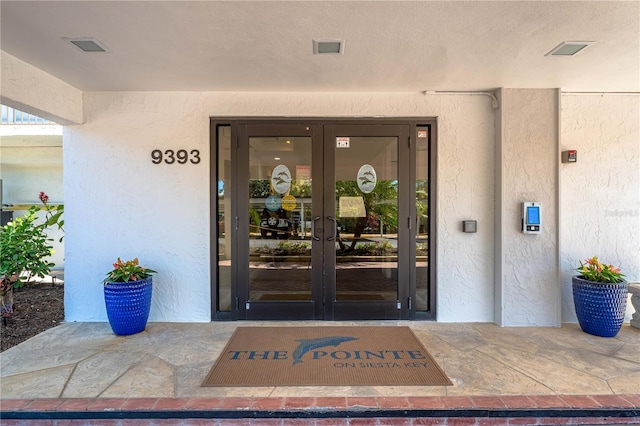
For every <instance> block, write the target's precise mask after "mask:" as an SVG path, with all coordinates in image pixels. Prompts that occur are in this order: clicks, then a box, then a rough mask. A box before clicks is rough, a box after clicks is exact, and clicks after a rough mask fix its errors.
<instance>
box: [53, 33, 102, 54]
mask: <svg viewBox="0 0 640 426" xmlns="http://www.w3.org/2000/svg"><path fill="white" fill-rule="evenodd" d="M62 39H63V40H64V41H68V42H69V43H71V44H72V45H74V46H75V47H77V48H78V49H80V50H82V51H83V52H85V53H105V52H108V51H109V49H107V48H106V47H105V45H104V44H102V43H100V42H99V41H98V40H96V39H95V38H93V37H74V38H71V37H62Z"/></svg>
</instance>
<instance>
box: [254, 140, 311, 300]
mask: <svg viewBox="0 0 640 426" xmlns="http://www.w3.org/2000/svg"><path fill="white" fill-rule="evenodd" d="M249 152H250V154H249V299H250V300H266V301H273V300H285V301H286V300H311V138H309V137H282V136H280V137H250V138H249Z"/></svg>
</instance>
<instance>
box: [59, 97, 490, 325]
mask: <svg viewBox="0 0 640 426" xmlns="http://www.w3.org/2000/svg"><path fill="white" fill-rule="evenodd" d="M84 103H85V109H84V116H85V121H86V123H85V124H84V125H79V126H71V127H69V128H67V130H66V132H65V135H64V146H65V152H64V169H65V201H66V206H65V209H66V210H65V215H66V222H65V229H66V236H65V241H66V265H67V267H66V272H65V292H66V294H65V314H66V319H67V321H96V320H98V321H104V320H106V313H105V309H104V301H103V297H102V284H101V280H102V278H103V277H104V274H105V273H106V272H107V271H108V270H109V269H110V268H111V263H112V262H113V261H115V259H116V258H117V257H118V256H120V257H123V258H130V257H134V256H138V257H140V259H141V260H142V262H143V263H144V264H146V265H147V266H149V267H152V268H154V269H157V270H158V272H159V273H158V275H156V276H155V278H154V296H153V304H152V309H151V316H150V320H151V321H209V320H210V319H211V315H210V312H211V308H210V272H211V271H209V256H210V245H209V167H210V164H211V163H212V160H211V159H210V158H209V154H208V152H209V151H208V150H209V117H210V116H245V117H246V116H302V117H342V116H348V117H361V116H362V117H379V116H386V117H406V116H411V117H419V116H422V117H433V116H437V117H438V126H439V134H438V163H439V169H438V170H439V172H438V188H439V189H438V194H437V195H438V203H439V206H438V218H439V221H438V233H439V234H438V253H437V267H438V274H439V276H438V320H439V321H493V317H494V312H493V309H494V306H493V285H494V283H493V234H494V228H493V208H494V205H493V196H494V193H493V187H494V176H493V169H494V155H493V153H494V140H495V131H494V117H495V115H494V114H495V113H494V110H493V109H492V107H491V102H490V99H489V98H488V97H486V96H462V95H451V96H442V95H431V96H424V95H422V94H414V93H411V94H347V93H342V94H326V93H308V94H303V93H148V92H146V93H87V94H85V98H84ZM155 148H158V149H163V150H164V149H180V148H185V149H189V150H191V149H199V150H200V153H201V156H202V162H201V163H200V164H199V165H172V166H169V165H164V164H163V165H154V164H152V163H151V161H150V152H151V150H152V149H155ZM463 219H474V220H477V221H478V233H476V234H464V233H462V231H461V225H460V221H461V220H463Z"/></svg>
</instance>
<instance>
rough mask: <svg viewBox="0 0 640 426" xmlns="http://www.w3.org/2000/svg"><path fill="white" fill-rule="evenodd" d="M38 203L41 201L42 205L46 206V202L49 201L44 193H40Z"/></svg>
mask: <svg viewBox="0 0 640 426" xmlns="http://www.w3.org/2000/svg"><path fill="white" fill-rule="evenodd" d="M39 196H40V201H42V204H47V202H48V201H49V196H48V195H47V194H45V193H44V191H40V195H39Z"/></svg>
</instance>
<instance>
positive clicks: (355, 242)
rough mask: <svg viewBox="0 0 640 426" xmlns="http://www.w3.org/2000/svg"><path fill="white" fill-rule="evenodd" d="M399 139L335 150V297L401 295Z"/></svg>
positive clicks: (353, 141)
mask: <svg viewBox="0 0 640 426" xmlns="http://www.w3.org/2000/svg"><path fill="white" fill-rule="evenodd" d="M397 153H398V140H397V138H396V137H351V138H350V145H349V148H348V149H340V148H336V156H335V158H336V160H335V188H336V216H335V217H336V246H335V249H336V299H337V300H397V299H398V161H397V160H398V154H397Z"/></svg>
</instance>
